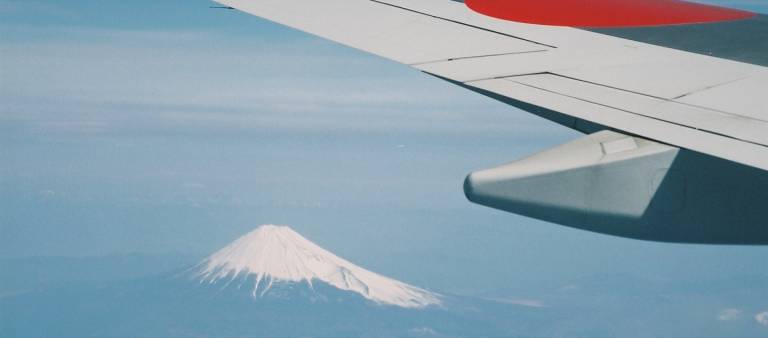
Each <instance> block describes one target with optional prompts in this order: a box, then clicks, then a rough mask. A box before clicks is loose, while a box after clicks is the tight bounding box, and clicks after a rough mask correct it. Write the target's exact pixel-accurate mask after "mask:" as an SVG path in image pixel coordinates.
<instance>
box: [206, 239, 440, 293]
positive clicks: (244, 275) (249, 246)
mask: <svg viewBox="0 0 768 338" xmlns="http://www.w3.org/2000/svg"><path fill="white" fill-rule="evenodd" d="M193 274H194V276H195V277H196V278H197V279H198V280H199V282H200V283H208V284H219V283H223V287H224V288H226V287H229V286H230V285H231V284H232V283H233V282H235V281H237V287H238V288H240V287H242V286H243V285H244V284H246V283H252V284H253V287H252V290H251V296H252V297H254V298H259V297H263V296H265V295H266V294H267V293H269V292H270V290H272V289H273V286H274V285H275V284H286V283H287V284H292V283H302V282H305V283H307V285H308V286H309V288H311V289H312V288H314V284H313V283H317V282H322V283H325V284H328V285H330V286H333V287H335V288H337V289H340V290H343V291H351V292H354V293H357V294H359V295H361V296H362V297H364V298H366V299H368V300H370V301H373V302H375V303H377V304H382V305H394V306H399V307H404V308H423V307H427V306H431V305H440V304H441V300H440V295H438V294H436V293H433V292H430V291H427V290H424V289H422V288H419V287H416V286H412V285H409V284H406V283H403V282H401V281H398V280H395V279H392V278H389V277H385V276H382V275H379V274H377V273H375V272H372V271H369V270H366V269H364V268H362V267H359V266H357V265H355V264H353V263H351V262H349V261H347V260H345V259H343V258H341V257H338V256H336V255H334V254H333V253H331V252H329V251H327V250H325V249H323V248H321V247H320V246H318V245H316V244H315V243H313V242H311V241H309V240H308V239H306V238H304V237H303V236H301V235H300V234H299V233H297V232H295V231H294V230H293V229H291V228H290V227H288V226H284V225H272V224H267V225H262V226H259V227H257V228H256V229H254V230H252V231H250V232H249V233H247V234H245V235H243V236H241V237H240V238H238V239H236V240H235V241H233V242H232V243H230V244H229V245H227V246H225V247H224V248H222V249H220V250H218V251H216V252H215V253H213V254H212V255H210V256H208V257H207V258H205V259H204V260H203V261H201V262H200V263H199V264H197V265H196V266H195V267H194V268H193Z"/></svg>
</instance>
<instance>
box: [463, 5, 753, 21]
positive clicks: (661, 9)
mask: <svg viewBox="0 0 768 338" xmlns="http://www.w3.org/2000/svg"><path fill="white" fill-rule="evenodd" d="M464 3H465V4H466V5H467V6H468V7H469V8H471V9H472V10H474V11H476V12H478V13H481V14H485V15H488V16H491V17H494V18H499V19H504V20H510V21H518V22H525V23H534V24H541V25H554V26H572V27H590V28H597V27H642V26H666V25H680V24H692V23H708V22H720V21H731V20H741V19H747V18H750V17H753V16H755V15H756V14H755V13H751V12H746V11H740V10H736V9H729V8H722V7H717V6H710V5H704V4H698V3H692V2H687V1H681V0H465V1H464Z"/></svg>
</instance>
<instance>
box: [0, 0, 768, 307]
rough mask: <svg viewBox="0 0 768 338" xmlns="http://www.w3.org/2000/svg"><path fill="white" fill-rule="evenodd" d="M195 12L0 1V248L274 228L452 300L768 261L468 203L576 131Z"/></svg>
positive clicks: (215, 244)
mask: <svg viewBox="0 0 768 338" xmlns="http://www.w3.org/2000/svg"><path fill="white" fill-rule="evenodd" d="M723 3H730V4H734V3H737V4H739V6H742V7H743V8H748V9H753V10H762V11H765V8H766V4H765V2H763V1H726V2H723ZM210 5H211V3H209V2H207V1H201V0H191V1H190V0H186V1H175V0H171V1H144V0H142V1H96V0H75V1H67V2H66V3H63V2H61V1H7V0H2V1H0V79H1V80H0V102H2V104H1V105H0V163H3V165H2V166H0V208H2V210H0V214H1V215H2V216H0V217H2V223H1V224H0V234H1V235H2V236H0V257H29V256H93V255H107V254H122V253H191V254H195V255H197V254H199V255H203V254H206V253H209V252H211V251H212V250H214V249H216V248H219V247H221V246H223V245H225V244H226V243H227V242H229V241H230V240H232V239H234V238H235V237H237V236H239V235H241V234H243V233H245V232H247V231H248V230H250V229H252V228H253V227H255V226H257V225H259V224H264V223H279V224H288V225H291V226H292V227H294V228H295V229H296V230H297V231H299V232H300V233H302V234H303V235H305V236H306V237H308V238H310V239H312V240H314V241H316V242H317V243H319V244H320V245H322V246H324V247H326V248H328V249H330V250H331V251H334V252H336V253H338V254H339V255H341V256H344V257H347V258H349V259H350V260H352V261H354V262H356V263H359V264H360V265H362V266H365V267H368V268H370V269H372V270H374V271H379V272H382V273H385V274H388V275H392V276H395V277H398V278H401V279H403V280H406V281H409V282H413V283H416V284H418V285H421V286H426V287H433V288H437V289H442V290H448V291H458V292H462V291H463V292H469V293H472V292H475V293H480V292H486V291H488V290H491V291H494V290H500V291H499V292H507V293H519V292H524V291H525V289H526V288H528V287H530V286H533V285H538V284H540V283H543V282H546V283H558V281H560V280H566V279H569V278H571V279H572V278H578V277H580V276H588V275H601V274H622V273H632V274H639V275H642V276H645V277H647V278H654V279H663V280H697V279H716V278H719V277H722V276H728V275H739V274H768V266H766V264H764V261H765V256H766V254H768V249H767V248H760V247H723V246H696V245H674V244H658V243H649V242H641V241H634V240H627V239H621V238H613V237H608V236H603V235H598V234H592V233H587V232H583V231H578V230H573V229H569V228H565V227H561V226H557V225H552V224H548V223H543V222H539V221H535V220H530V219H526V218H523V217H520V216H516V215H512V214H507V213H502V212H498V211H495V210H491V209H488V208H484V207H480V206H476V205H473V204H470V203H469V202H467V201H466V200H465V199H464V196H463V194H462V192H461V183H462V180H463V178H464V175H466V174H467V173H468V172H470V171H472V170H476V169H480V168H485V167H489V166H492V165H495V164H499V163H503V162H507V161H510V160H513V159H516V158H519V157H521V156H524V155H526V154H530V153H533V152H536V151H539V150H542V149H546V148H548V147H552V146H555V145H557V144H561V143H564V142H566V141H568V140H571V139H574V138H576V137H578V136H579V135H578V134H577V133H574V132H572V131H570V130H567V129H565V128H562V127H559V126H556V125H554V124H552V123H550V122H547V121H544V120H541V119H538V118H536V117H532V116H529V115H528V114H525V113H523V112H520V111H517V110H515V109H512V108H510V107H507V106H505V105H503V104H500V103H497V102H494V101H492V100H490V99H487V98H484V97H481V96H479V95H477V94H473V93H470V92H468V91H466V90H463V89H461V88H458V87H455V86H452V85H450V84H447V83H444V82H441V81H439V80H437V79H434V78H431V77H428V76H425V75H422V74H420V73H418V72H416V71H414V70H411V69H409V68H407V67H404V66H401V65H398V64H395V63H392V62H389V61H386V60H381V59H379V58H376V57H374V56H371V55H368V54H365V53H361V52H358V51H354V50H351V49H348V48H345V47H342V46H339V45H336V44H334V43H330V42H326V41H323V40H320V39H317V38H314V37H311V36H307V35H305V34H301V33H298V32H295V31H293V30H290V29H286V28H282V27H280V26H277V25H274V24H271V23H269V22H267V21H264V20H261V19H258V18H255V17H251V16H248V15H245V14H242V13H239V12H236V11H227V10H214V9H209V8H208V6H210ZM477 276H481V277H477Z"/></svg>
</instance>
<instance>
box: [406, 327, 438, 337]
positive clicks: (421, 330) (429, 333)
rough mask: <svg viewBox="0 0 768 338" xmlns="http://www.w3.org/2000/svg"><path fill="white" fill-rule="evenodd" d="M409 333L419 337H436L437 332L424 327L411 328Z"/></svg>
mask: <svg viewBox="0 0 768 338" xmlns="http://www.w3.org/2000/svg"><path fill="white" fill-rule="evenodd" d="M411 333H415V334H416V335H419V336H437V331H435V330H433V329H432V328H429V327H426V326H422V327H417V328H413V329H411Z"/></svg>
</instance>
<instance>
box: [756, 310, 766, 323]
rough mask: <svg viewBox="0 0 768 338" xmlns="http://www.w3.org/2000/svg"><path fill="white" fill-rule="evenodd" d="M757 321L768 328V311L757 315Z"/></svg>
mask: <svg viewBox="0 0 768 338" xmlns="http://www.w3.org/2000/svg"><path fill="white" fill-rule="evenodd" d="M755 320H756V321H757V323H758V324H760V325H762V326H768V311H763V312H760V313H758V314H757V315H755Z"/></svg>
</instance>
